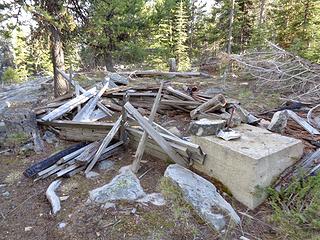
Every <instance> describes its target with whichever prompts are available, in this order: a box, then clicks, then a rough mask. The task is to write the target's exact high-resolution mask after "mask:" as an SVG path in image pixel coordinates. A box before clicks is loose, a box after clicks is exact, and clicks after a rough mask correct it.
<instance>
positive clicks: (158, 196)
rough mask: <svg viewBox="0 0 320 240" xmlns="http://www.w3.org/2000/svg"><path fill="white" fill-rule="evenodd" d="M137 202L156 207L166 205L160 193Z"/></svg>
mask: <svg viewBox="0 0 320 240" xmlns="http://www.w3.org/2000/svg"><path fill="white" fill-rule="evenodd" d="M137 202H139V203H149V202H150V203H152V204H153V205H156V206H163V205H165V204H166V200H165V199H164V197H163V195H162V194H161V193H150V194H148V195H146V196H145V197H143V198H141V199H138V200H137Z"/></svg>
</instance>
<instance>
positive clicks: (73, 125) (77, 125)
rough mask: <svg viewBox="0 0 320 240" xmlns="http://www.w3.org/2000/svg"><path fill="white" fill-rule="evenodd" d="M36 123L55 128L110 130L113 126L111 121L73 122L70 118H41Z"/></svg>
mask: <svg viewBox="0 0 320 240" xmlns="http://www.w3.org/2000/svg"><path fill="white" fill-rule="evenodd" d="M37 122H38V124H40V125H45V126H51V127H56V128H62V127H63V128H82V129H84V128H88V129H104V130H110V129H111V128H112V127H113V123H105V122H98V123H94V122H91V123H86V122H73V121H70V120H54V121H50V122H45V121H42V120H37Z"/></svg>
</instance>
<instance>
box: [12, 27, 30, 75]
mask: <svg viewBox="0 0 320 240" xmlns="http://www.w3.org/2000/svg"><path fill="white" fill-rule="evenodd" d="M14 34H15V36H14V41H15V43H14V55H15V57H14V64H15V67H16V71H17V74H18V76H19V78H20V81H24V80H26V78H27V76H28V74H29V72H28V66H27V62H28V61H27V58H28V47H27V44H26V37H25V35H24V33H23V31H22V30H21V29H17V30H16V31H15V32H14Z"/></svg>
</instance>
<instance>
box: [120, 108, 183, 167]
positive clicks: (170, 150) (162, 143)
mask: <svg viewBox="0 0 320 240" xmlns="http://www.w3.org/2000/svg"><path fill="white" fill-rule="evenodd" d="M124 107H125V109H126V110H127V111H128V113H129V114H131V115H132V116H133V117H134V118H135V119H136V120H137V121H138V123H139V124H140V126H141V127H142V128H143V129H144V130H145V131H146V132H147V133H148V134H149V135H150V136H151V137H152V138H153V140H155V141H156V142H157V144H159V146H160V147H161V148H162V149H163V150H164V151H165V152H166V153H167V154H168V155H169V157H170V158H171V159H172V160H173V161H175V162H176V163H178V164H180V165H182V166H185V167H187V166H188V163H187V162H186V161H185V160H184V159H183V158H182V157H181V156H180V155H179V154H178V153H177V152H176V151H174V149H173V148H172V147H171V146H170V144H168V143H167V142H166V140H165V139H164V138H163V137H162V136H161V135H160V134H159V133H158V132H157V131H156V130H155V129H154V128H153V127H152V125H151V124H150V123H149V122H148V121H147V120H146V119H144V118H143V116H142V115H141V114H140V113H139V112H138V111H137V109H135V108H134V107H133V106H132V105H131V104H130V102H127V103H126V104H125V105H124Z"/></svg>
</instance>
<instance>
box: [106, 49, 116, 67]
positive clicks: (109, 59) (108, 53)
mask: <svg viewBox="0 0 320 240" xmlns="http://www.w3.org/2000/svg"><path fill="white" fill-rule="evenodd" d="M105 64H106V68H107V70H108V71H109V72H115V70H114V67H113V60H112V52H111V51H110V50H106V53H105Z"/></svg>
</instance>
